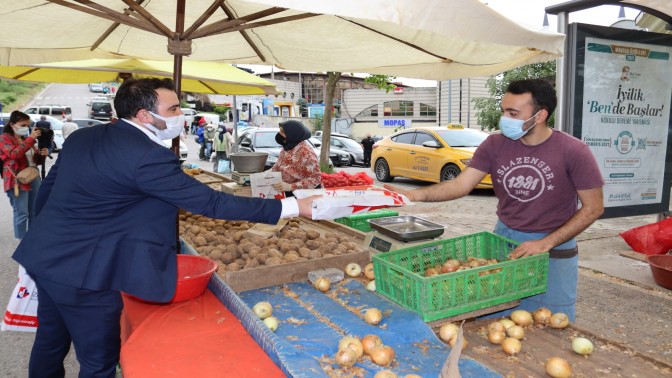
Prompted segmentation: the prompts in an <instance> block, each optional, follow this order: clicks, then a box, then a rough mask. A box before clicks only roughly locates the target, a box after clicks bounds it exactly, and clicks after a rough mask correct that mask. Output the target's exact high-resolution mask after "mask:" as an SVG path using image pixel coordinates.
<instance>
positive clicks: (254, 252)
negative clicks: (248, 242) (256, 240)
mask: <svg viewBox="0 0 672 378" xmlns="http://www.w3.org/2000/svg"><path fill="white" fill-rule="evenodd" d="M259 253H261V248H259V247H257V246H254V247H252V248H250V252H248V255H250V257H257V256H258V255H259Z"/></svg>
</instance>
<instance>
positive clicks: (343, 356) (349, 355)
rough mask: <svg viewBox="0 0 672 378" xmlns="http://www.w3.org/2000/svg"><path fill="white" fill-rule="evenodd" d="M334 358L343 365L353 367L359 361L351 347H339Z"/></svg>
mask: <svg viewBox="0 0 672 378" xmlns="http://www.w3.org/2000/svg"><path fill="white" fill-rule="evenodd" d="M334 360H336V363H337V364H339V365H341V366H344V367H351V366H352V365H354V364H355V362H357V354H356V353H355V351H354V350H352V349H350V348H343V349H339V350H338V352H336V355H335V356H334Z"/></svg>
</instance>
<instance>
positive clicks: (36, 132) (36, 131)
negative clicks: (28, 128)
mask: <svg viewBox="0 0 672 378" xmlns="http://www.w3.org/2000/svg"><path fill="white" fill-rule="evenodd" d="M40 135H42V130H40V129H39V128H37V127H36V128H34V129H33V132H32V133H30V137H31V138H33V139H37V137H39V136H40Z"/></svg>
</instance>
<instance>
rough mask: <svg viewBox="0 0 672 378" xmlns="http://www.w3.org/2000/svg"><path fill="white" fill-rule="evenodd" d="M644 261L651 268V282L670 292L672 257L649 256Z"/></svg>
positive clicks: (671, 285) (671, 288)
mask: <svg viewBox="0 0 672 378" xmlns="http://www.w3.org/2000/svg"><path fill="white" fill-rule="evenodd" d="M646 260H647V261H648V262H649V266H650V267H651V273H653V280H654V281H656V283H657V284H658V285H660V286H662V287H664V288H666V289H670V290H672V255H651V256H647V257H646Z"/></svg>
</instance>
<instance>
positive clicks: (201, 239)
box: [194, 236, 208, 247]
mask: <svg viewBox="0 0 672 378" xmlns="http://www.w3.org/2000/svg"><path fill="white" fill-rule="evenodd" d="M194 243H196V246H197V247H200V246H203V245H206V244H208V241H207V240H205V238H204V237H202V236H197V237H195V238H194Z"/></svg>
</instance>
